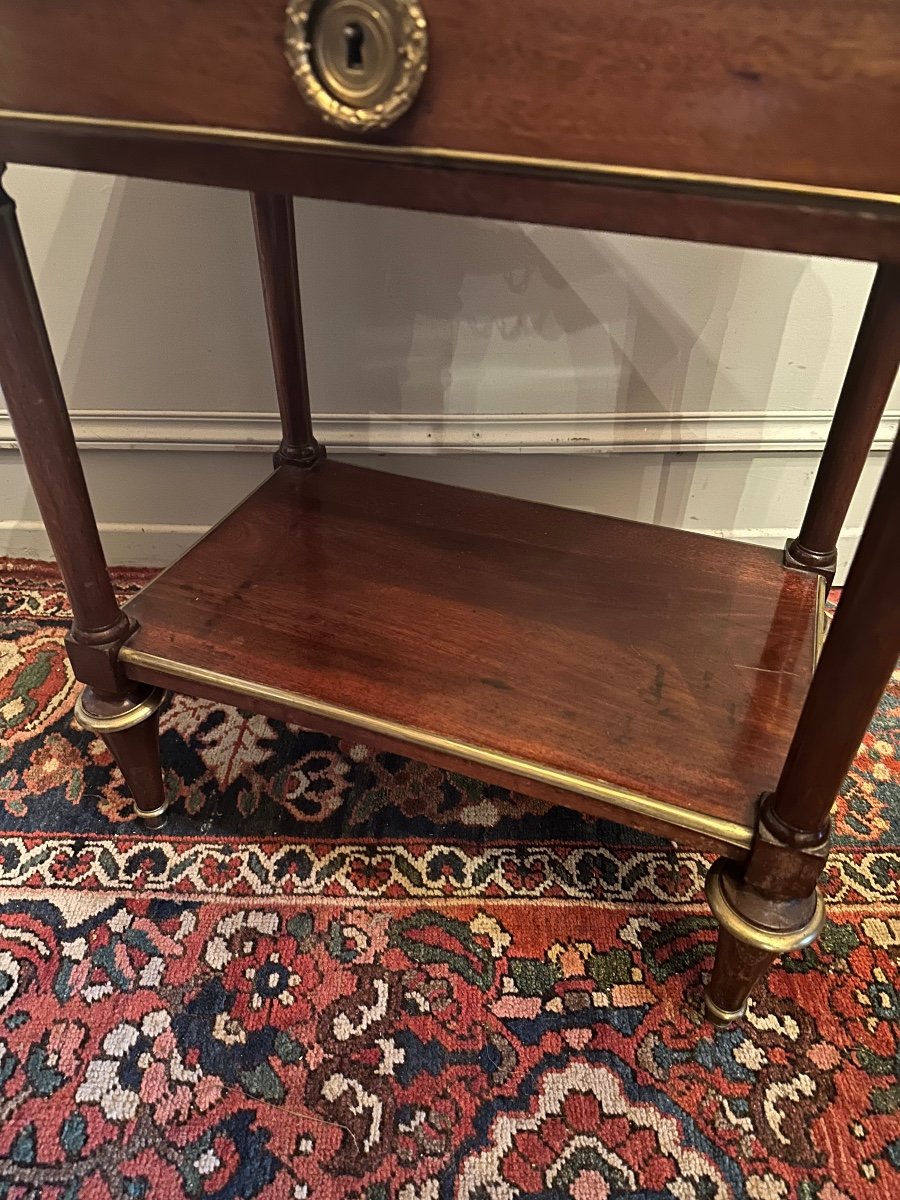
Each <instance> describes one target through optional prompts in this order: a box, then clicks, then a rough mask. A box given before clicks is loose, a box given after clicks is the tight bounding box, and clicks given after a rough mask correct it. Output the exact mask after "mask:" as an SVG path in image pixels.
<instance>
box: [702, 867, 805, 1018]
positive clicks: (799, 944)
mask: <svg viewBox="0 0 900 1200" xmlns="http://www.w3.org/2000/svg"><path fill="white" fill-rule="evenodd" d="M725 867H726V864H725V863H724V862H723V861H722V860H721V859H719V861H718V862H715V863H713V865H712V867H710V870H709V874H708V875H707V876H706V899H707V901H708V902H709V907H710V908H711V909H712V913H713V916H714V917H715V918H716V920H717V921H718V922H719V924H720V925H721V926H722V928H723V929H724V930H725V931H726V932H727V933H730V934H731V935H732V937H735V938H737V940H738V941H739V942H743V943H744V944H745V945H747V946H753V947H754V949H756V950H764V951H766V953H768V954H787V953H789V952H790V951H791V950H802V948H803V947H804V946H808V945H809V944H810V943H811V942H814V941H815V940H816V938H817V937H818V936H819V934H820V933H821V932H822V926H823V925H824V923H825V902H824V900H823V899H822V894H821V892H819V891H818V890H817V891H816V903H815V908H814V909H813V914H812V916H811V917H810V918H809V920H808V921H807V922H806V924H805V925H803V926H802V927H801V928H800V929H791V930H775V929H764V928H763V927H762V926H760V925H754V924H752V923H751V922H750V921H748V920H747V919H746V917H743V916H741V914H740V913H739V912H737V911H736V910H735V909H734V908H732V906H731V904H730V903H729V902H728V898H727V897H726V895H725V893H724V891H723V889H722V874H723V871H724V870H725ZM729 1019H736V1018H729Z"/></svg>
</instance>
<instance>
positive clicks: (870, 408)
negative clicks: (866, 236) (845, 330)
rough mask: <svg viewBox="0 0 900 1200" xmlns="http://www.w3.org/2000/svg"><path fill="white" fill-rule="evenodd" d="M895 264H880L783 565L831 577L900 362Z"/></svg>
mask: <svg viewBox="0 0 900 1200" xmlns="http://www.w3.org/2000/svg"><path fill="white" fill-rule="evenodd" d="M898 331H900V266H897V265H895V264H882V265H881V266H879V267H878V270H877V272H876V274H875V281H874V283H873V284H872V290H871V293H870V295H869V300H868V303H867V305H866V311H865V313H864V314H863V319H862V324H861V325H860V328H859V334H858V336H857V339H856V344H855V346H854V348H853V354H852V356H851V358H850V364H849V366H848V368H847V375H846V377H845V379H844V386H843V387H842V389H841V394H840V397H839V399H838V403H837V408H836V409H835V414H834V420H833V421H832V424H831V429H830V431H829V434H828V440H827V442H826V443H825V450H824V453H823V454H822V461H821V462H820V464H819V470H818V472H817V474H816V480H815V483H814V484H813V489H812V493H811V495H810V498H809V504H808V506H807V509H806V516H805V517H804V518H803V525H802V526H801V529H800V533H799V534H798V535H797V537H796V538H794V539H793V541H791V542H789V543H788V546H787V549H786V551H785V562H786V564H787V565H788V566H795V567H804V568H805V569H807V570H811V571H818V572H820V573H821V574H822V575H824V576H825V577H826V578H827V579H828V581H829V582H830V581H831V580H832V579H833V578H834V572H835V570H836V568H837V541H838V537H839V536H840V532H841V527H842V526H843V524H844V521H845V519H846V516H847V510H848V509H849V507H850V501H851V500H852V499H853V493H854V491H855V490H856V485H857V483H858V482H859V477H860V474H861V473H862V469H863V467H864V466H865V462H866V457H867V455H868V453H869V449H870V447H871V445H872V440H873V438H874V437H875V433H876V431H877V429H878V422H879V421H880V420H881V415H882V413H883V412H884V407H885V405H886V404H887V401H888V396H889V394H890V390H891V385H892V384H893V382H894V376H895V375H896V373H897V364H898V362H900V332H898Z"/></svg>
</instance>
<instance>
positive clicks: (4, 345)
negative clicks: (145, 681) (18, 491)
mask: <svg viewBox="0 0 900 1200" xmlns="http://www.w3.org/2000/svg"><path fill="white" fill-rule="evenodd" d="M0 171H2V169H0ZM0 384H2V387H3V393H4V396H5V398H6V405H7V408H8V409H9V415H10V419H11V420H12V423H13V427H14V429H15V431H16V438H17V440H18V443H19V447H20V449H21V451H22V457H23V459H24V461H25V467H26V469H27V471H28V475H29V478H30V480H31V486H32V488H33V489H34V494H35V497H36V499H37V502H38V507H39V508H40V510H41V516H42V517H43V520H44V525H45V526H46V529H47V534H48V536H49V538H50V543H51V545H52V546H53V553H54V554H55V556H56V561H57V564H58V566H59V570H60V573H61V574H62V577H63V582H64V583H65V585H66V591H67V592H68V595H69V600H70V602H71V605H72V613H73V617H74V620H73V623H72V628H71V631H70V633H69V636H68V638H67V640H66V646H67V649H68V652H69V657H70V659H71V662H72V669H73V670H74V672H75V675H76V677H77V678H78V679H80V680H81V681H82V682H83V683H86V684H87V685H88V687H87V690H86V691H85V693H84V695H83V696H82V697H81V699H80V700H79V705H78V707H79V713H78V715H79V718H80V720H81V723H82V724H84V725H85V726H87V727H88V728H91V729H96V730H97V732H99V733H100V734H101V736H103V737H104V738H105V740H106V741H107V744H108V745H109V747H110V749H111V751H112V753H113V755H114V756H115V758H116V761H117V762H118V764H119V767H120V768H121V770H122V774H123V775H124V776H125V779H126V782H127V783H128V785H129V787H130V788H131V792H132V795H133V796H134V799H135V804H136V807H137V811H138V813H139V814H141V815H145V816H147V817H148V818H151V819H158V818H159V816H160V815H161V813H162V810H163V808H164V807H165V801H164V797H163V792H162V778H161V775H160V767H159V750H158V739H157V736H156V729H157V724H156V720H157V718H156V715H155V714H156V713H157V711H158V709H159V705H160V703H161V701H162V694H161V693H159V691H158V689H154V688H149V687H146V686H144V685H141V684H135V683H131V682H129V681H128V680H127V679H125V678H124V677H123V675H122V673H121V671H120V669H119V665H118V661H117V657H118V651H119V648H120V647H121V645H122V643H123V641H125V639H126V638H127V637H129V636H130V634H131V633H132V632H133V626H132V625H131V623H130V622H129V620H128V618H127V617H126V615H125V613H123V612H122V610H121V608H120V607H119V605H118V602H117V600H116V596H115V592H114V591H113V587H112V584H111V583H110V579H109V572H108V571H107V568H106V562H105V559H104V557H103V549H102V547H101V545H100V537H99V534H98V533H97V525H96V522H95V520H94V513H93V509H92V507H91V501H90V497H89V495H88V491H87V486H86V484H85V480H84V474H83V472H82V469H81V462H80V461H79V458H78V450H77V447H76V445H75V438H74V436H73V433H72V425H71V422H70V421H69V414H68V412H67V410H66V404H65V400H64V398H63V394H62V387H61V385H60V381H59V375H58V373H57V370H56V366H55V364H54V362H53V354H52V351H51V349H50V342H49V339H48V337H47V330H46V327H45V325H44V319H43V315H42V313H41V309H40V304H39V301H38V297H37V293H36V291H35V287H34V280H33V279H32V276H31V270H30V268H29V266H28V259H27V256H26V254H25V247H24V245H23V243H22V237H21V233H20V230H19V223H18V220H17V218H16V210H15V205H14V204H13V201H12V200H11V199H10V197H9V196H8V195H7V194H6V192H5V191H3V189H2V187H0ZM110 720H114V721H115V723H116V724H115V728H113V726H112V725H109V724H106V725H104V724H103V722H104V721H106V722H108V721H110ZM126 729H127V730H128V731H129V736H125V735H124V730H126Z"/></svg>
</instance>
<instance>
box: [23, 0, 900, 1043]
mask: <svg viewBox="0 0 900 1200" xmlns="http://www.w3.org/2000/svg"><path fill="white" fill-rule="evenodd" d="M0 48H2V62H3V70H2V74H0V106H2V112H0V156H2V157H3V158H4V159H5V160H6V161H12V162H17V163H35V164H42V165H45V166H56V167H68V168H77V169H84V170H90V171H104V172H113V173H119V174H124V175H137V176H145V177H152V178H157V179H171V180H180V181H186V182H191V183H200V184H210V185H216V186H226V187H233V188H243V189H246V190H248V191H250V192H251V194H252V204H253V215H254V220H255V224H256V236H257V243H258V248H259V261H260V268H261V272H262V283H263V294H264V298H265V305H266V313H267V317H268V325H269V334H270V340H271V346H272V354H273V359H274V365H275V378H276V384H277V393H278V402H279V407H280V411H281V418H282V427H283V440H282V443H281V447H280V449H279V450H278V452H277V454H276V456H275V471H274V473H273V474H272V475H271V477H270V478H269V479H268V480H267V481H266V482H265V483H263V484H262V486H261V487H259V488H258V489H257V490H256V491H255V492H254V493H253V494H252V495H251V496H250V497H249V498H248V499H247V500H246V501H245V502H244V503H243V504H242V505H241V506H240V507H239V508H237V509H236V510H235V511H234V512H232V513H231V514H230V515H229V516H227V517H226V518H225V519H224V520H223V521H222V522H221V524H219V525H218V526H217V527H216V528H215V529H213V530H212V532H210V533H209V534H208V535H207V536H206V537H204V538H202V539H201V540H200V542H199V543H198V544H197V545H196V546H195V547H194V548H193V549H192V550H190V551H189V552H188V553H187V554H186V555H185V556H184V557H183V558H181V559H180V560H179V561H178V562H177V563H176V564H175V565H174V566H173V567H171V568H170V569H169V570H168V571H164V572H163V573H162V574H161V575H159V576H158V577H157V578H156V579H155V580H154V581H153V582H152V583H150V584H149V586H148V587H146V588H145V589H144V591H143V592H141V593H140V595H138V596H137V597H136V598H135V599H134V600H132V601H131V602H130V603H128V604H127V605H126V606H125V607H124V608H120V607H119V606H118V604H117V602H116V599H115V596H114V593H113V590H112V587H111V585H110V581H109V577H108V574H107V568H106V564H105V562H104V558H103V553H102V550H101V547H100V541H99V538H98V534H97V529H96V525H95V522H94V517H93V513H92V510H91V504H90V500H89V498H88V493H87V490H86V488H85V483H84V479H83V476H82V471H81V466H80V464H79V460H78V453H77V450H76V446H75V441H74V439H73V435H72V429H71V426H70V423H69V419H68V415H67V412H66V408H65V403H64V400H63V396H62V393H61V389H60V384H59V379H58V376H57V372H56V369H55V367H54V364H53V361H52V357H51V352H50V347H49V343H48V340H47V334H46V331H45V328H44V323H43V320H42V317H41V313H40V309H39V305H38V299H37V295H36V293H35V288H34V284H33V281H32V278H31V274H30V271H29V268H28V263H27V260H26V257H25V252H24V249H23V245H22V241H21V238H20V235H19V230H18V225H17V222H16V215H15V209H14V206H13V203H12V201H11V200H10V199H9V198H8V197H6V196H5V195H4V196H3V202H2V219H0V383H2V387H3V390H4V392H5V395H6V400H7V404H8V407H9V410H10V414H11V417H12V420H13V422H14V424H15V428H16V431H17V436H18V439H19V443H20V446H21V449H22V454H23V456H24V459H25V463H26V466H27V468H28V472H29V475H30V477H31V481H32V484H33V486H34V491H35V493H36V495H37V499H38V503H39V505H40V508H41V513H42V515H43V518H44V521H45V523H46V526H47V530H48V533H49V535H50V538H51V541H52V544H53V547H54V551H55V554H56V557H57V561H58V563H59V567H60V569H61V571H62V574H63V577H64V579H65V583H66V587H67V589H68V593H69V597H70V599H71V603H72V610H73V613H74V623H73V625H72V629H71V632H70V634H69V637H68V641H67V645H68V650H69V655H70V657H71V661H72V666H73V669H74V671H75V674H76V676H77V677H78V679H79V680H81V681H82V682H83V683H84V684H85V685H86V686H85V690H84V692H83V694H82V696H81V698H80V700H79V703H78V715H79V719H80V720H81V722H82V723H83V724H84V725H85V726H87V727H88V728H89V729H92V730H94V731H96V732H97V733H98V734H100V735H101V736H102V737H103V739H104V740H105V741H106V743H107V744H108V746H109V747H110V749H111V751H112V753H113V754H114V756H115V758H116V760H117V761H118V764H119V766H120V767H121V769H122V772H123V774H124V776H125V779H126V781H127V783H128V785H129V787H130V789H131V791H132V793H133V795H134V799H135V803H136V806H137V811H138V812H139V813H140V814H141V816H143V817H145V818H146V819H147V820H148V821H158V820H159V819H160V818H161V815H162V813H163V811H164V809H165V806H166V798H165V795H164V791H163V785H162V778H161V774H160V763H159V753H158V737H157V732H158V721H157V717H158V710H159V707H160V704H161V703H162V701H163V699H164V696H165V693H166V690H169V689H171V690H174V691H177V692H184V693H187V694H190V695H194V696H202V697H207V698H209V699H212V700H215V701H218V702H221V703H224V704H235V705H241V706H243V707H248V708H255V709H256V710H258V711H260V712H263V713H266V714H268V715H269V716H272V717H277V718H282V719H284V720H288V721H295V722H300V723H303V724H307V725H313V726H315V727H317V728H320V729H323V730H326V731H333V732H337V733H342V734H346V733H353V734H354V735H358V736H362V737H364V738H366V739H367V740H370V741H371V742H373V743H374V744H376V745H378V746H381V747H387V748H390V749H392V750H396V751H398V752H401V753H404V754H410V755H413V756H414V757H418V758H420V759H424V760H427V761H428V762H431V763H435V764H437V765H439V766H445V767H449V768H452V769H454V770H458V771H462V772H465V773H469V774H471V775H474V776H477V777H478V778H480V779H483V780H487V781H490V782H493V783H499V784H502V785H504V786H508V787H511V788H515V789H519V790H521V791H525V792H528V793H531V794H533V795H535V796H537V797H540V798H542V799H544V800H547V801H550V802H553V803H560V804H568V805H571V806H573V807H575V808H578V809H581V810H582V811H584V812H587V813H590V814H593V815H598V816H604V817H611V818H614V819H616V820H620V821H625V822H629V823H631V824H633V825H635V826H638V827H639V828H641V829H646V830H651V831H653V832H656V833H660V834H663V835H666V836H670V837H674V838H677V839H678V840H679V841H680V842H684V843H687V844H690V845H693V846H696V847H699V848H701V849H705V850H710V849H712V850H715V851H716V852H717V853H718V854H719V856H720V857H719V859H718V861H717V862H716V864H715V866H714V867H713V868H712V870H711V872H710V875H709V879H708V884H707V893H708V896H709V901H710V905H711V907H712V910H713V912H714V914H715V916H716V917H717V918H718V920H719V923H720V927H721V928H720V934H719V944H718V951H717V955H716V963H715V968H714V971H713V975H712V978H711V980H710V983H709V988H708V993H707V1000H706V1004H707V1012H708V1015H709V1016H710V1018H711V1019H712V1020H713V1021H714V1022H716V1023H718V1024H727V1023H728V1022H730V1021H732V1020H734V1019H736V1018H738V1017H739V1016H740V1015H741V1014H742V1013H743V1011H744V1007H745V1004H746V1000H747V996H748V993H749V991H750V989H751V987H752V986H753V984H754V982H755V981H756V980H757V979H758V978H759V977H760V976H761V975H762V973H763V972H764V971H765V970H766V969H767V968H768V966H769V965H770V964H771V962H772V961H773V959H774V958H775V957H776V956H777V955H778V954H780V953H782V952H784V951H789V950H793V949H796V948H798V947H801V946H805V945H807V944H808V943H809V942H811V941H812V940H813V939H814V938H815V936H816V934H817V933H818V931H819V929H820V928H821V924H822V918H823V910H822V901H821V898H820V896H819V894H818V892H817V890H816V881H817V879H818V877H819V875H820V873H821V871H822V868H823V866H824V864H825V859H826V854H827V847H828V837H829V812H830V809H831V806H832V803H833V800H834V797H835V795H836V793H837V791H838V789H839V787H840V785H841V782H842V780H843V778H844V775H845V772H846V770H847V768H848V765H849V764H850V762H851V760H852V758H853V755H854V753H855V752H856V750H857V748H858V746H859V743H860V741H861V739H862V737H863V734H864V731H865V729H866V726H867V723H868V721H869V718H870V716H871V714H872V712H873V710H874V708H875V705H876V703H877V701H878V699H879V697H880V695H881V693H882V691H883V689H884V687H885V686H886V684H887V682H888V679H889V677H890V674H891V670H892V668H893V666H894V664H895V662H896V659H897V655H898V652H900V449H898V447H897V446H895V448H894V452H893V454H892V455H891V457H890V459H889V461H888V463H887V466H886V467H885V470H884V474H883V478H882V481H881V485H880V487H879V489H878V492H877V495H876V497H875V500H874V503H873V505H872V509H871V513H870V516H869V519H868V523H867V525H866V528H865V532H864V534H863V538H862V541H861V543H860V546H859V550H858V552H857V554H856V558H855V560H854V562H853V565H852V568H851V571H850V576H849V579H848V581H847V585H846V589H845V591H844V595H843V598H842V600H841V603H840V605H839V607H838V610H837V614H836V616H835V619H834V622H833V625H832V628H831V631H830V633H829V636H828V638H827V640H825V642H824V647H822V645H821V643H822V634H823V602H824V597H825V592H826V587H827V582H828V581H829V580H830V579H831V577H832V575H833V573H834V569H835V558H836V551H835V547H836V544H837V539H838V534H839V531H840V528H841V524H842V522H843V520H844V518H845V516H846V513H847V509H848V505H849V502H850V498H851V495H852V493H853V490H854V488H855V486H856V483H857V480H858V477H859V474H860V471H861V469H862V465H863V463H864V461H865V457H866V454H867V451H868V448H869V446H870V444H871V441H872V438H873V435H874V431H875V428H876V425H877V422H878V420H879V418H880V415H881V413H882V410H883V407H884V405H885V402H886V399H887V396H888V392H889V389H890V386H891V383H892V380H893V377H894V374H895V372H896V368H897V363H898V351H900V139H898V133H897V131H898V128H900V10H898V8H897V6H896V5H895V4H891V3H885V2H884V0H856V3H855V4H852V5H849V4H847V3H846V2H845V0H794V2H793V3H792V4H790V5H789V6H778V7H777V8H774V9H773V8H772V6H771V5H769V4H768V3H766V0H705V2H704V0H645V3H643V4H641V5H639V6H636V5H634V4H633V3H632V2H631V0H607V2H606V3H604V4H599V3H597V2H596V0H570V3H569V4H567V5H559V4H552V3H549V2H548V0H534V3H532V4H530V5H528V6H527V8H526V7H523V6H522V5H521V4H518V3H515V0H493V3H491V4H480V5H472V4H467V5H464V4H462V3H460V2H459V0H422V4H421V7H420V6H419V4H418V3H416V2H415V0H315V2H313V0H291V3H290V4H289V5H288V8H287V11H285V7H284V0H217V3H215V4H200V3H196V0H194V2H191V0H155V3H153V4H147V3H146V2H144V0H82V2H81V3H78V4H65V5H63V4H58V3H51V2H50V0H29V2H28V3H23V2H22V0H0ZM295 195H302V196H315V197H321V198H328V199H336V200H352V201H356V202H365V203H370V204H380V205H391V206H395V207H399V208H407V209H424V210H430V211H436V212H443V213H455V214H461V215H478V216H483V217H494V218H505V219H511V220H526V221H538V222H545V223H555V224H561V225H569V226H574V227H579V228H584V229H605V230H613V231H624V232H630V233H639V234H645V235H647V234H649V235H655V236H659V237H669V238H683V239H692V240H696V241H707V242H717V243H724V244H729V245H736V246H745V247H758V248H766V249H776V250H789V251H795V252H801V253H807V254H825V255H839V256H843V257H848V258H857V259H864V260H870V261H872V262H876V263H878V268H877V273H876V276H875V283H874V286H873V288H872V292H871V296H870V299H869V303H868V307H867V309H866V313H865V317H864V319H863V323H862V327H861V330H860V333H859V337H858V340H857V343H856V347H855V349H854V352H853V356H852V359H851V362H850V366H849V370H848V372H847V377H846V382H845V384H844V387H843V390H842V392H841V395H840V398H839V401H838V406H837V411H836V416H835V420H834V424H833V427H832V430H831V433H830V435H829V438H828V442H827V445H826V448H825V452H824V455H823V458H822V461H821V465H820V467H819V472H818V475H817V478H816V482H815V485H814V487H813V491H812V496H811V499H810V502H809V508H808V511H807V514H806V517H805V520H804V522H803V525H802V528H801V530H800V532H799V535H798V536H797V538H796V539H794V540H793V541H792V542H791V543H790V544H789V545H788V547H787V549H786V550H785V551H784V553H783V554H782V553H781V552H776V551H773V550H767V549H761V548H759V547H757V546H752V545H744V544H740V543H736V542H727V541H719V540H715V539H710V538H705V537H700V536H697V535H695V534H691V533H685V532H681V531H678V530H670V529H662V528H657V527H652V526H645V525H640V524H635V523H631V522H627V521H620V520H612V519H608V518H605V517H600V516H593V515H588V514H585V513H581V512H569V511H566V510H564V509H560V508H552V507H548V506H545V505H539V504H531V503H527V502H523V501H518V500H510V499H504V498H501V497H497V496H490V495H483V494H480V493H476V492H471V491H466V490H464V489H461V488H452V487H446V486H443V485H440V484H433V483H423V482H418V481H415V480H411V479H402V478H397V477H392V476H390V475H386V474H383V473H381V472H377V471H370V470H365V469H362V468H359V467H351V466H345V465H342V464H338V463H329V462H327V461H326V459H325V452H324V450H323V449H322V448H321V447H320V446H319V445H318V444H317V442H316V440H315V438H314V436H313V430H312V425H311V421H310V409H309V398H308V393H307V382H306V367H305V362H304V350H303V335H302V328H301V320H300V300H299V292H298V281H297V269H296V256H295V233H294V225H293V210H292V200H291V197H292V196H295ZM820 649H821V655H820V654H819V651H820Z"/></svg>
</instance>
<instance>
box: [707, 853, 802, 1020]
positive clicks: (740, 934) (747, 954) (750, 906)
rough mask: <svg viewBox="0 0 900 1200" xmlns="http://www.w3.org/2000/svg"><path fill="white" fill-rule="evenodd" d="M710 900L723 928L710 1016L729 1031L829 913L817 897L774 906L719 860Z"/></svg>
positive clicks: (709, 989)
mask: <svg viewBox="0 0 900 1200" xmlns="http://www.w3.org/2000/svg"><path fill="white" fill-rule="evenodd" d="M706 896H707V899H708V900H709V906H710V908H711V909H712V911H713V915H714V916H715V917H716V919H717V920H718V922H719V941H718V945H717V946H716V961H715V965H714V966H713V972H712V976H711V977H710V980H709V983H708V985H707V989H706V1015H707V1016H708V1017H709V1019H710V1020H711V1021H712V1023H713V1024H714V1025H720V1026H724V1025H729V1024H730V1023H731V1022H732V1021H736V1020H737V1019H738V1018H739V1017H742V1016H743V1015H744V1011H745V1010H746V1007H747V999H748V997H749V995H750V992H751V990H752V988H753V986H754V984H756V983H757V981H758V980H760V979H761V978H762V977H763V975H764V974H765V973H766V971H768V969H769V967H770V966H771V965H772V963H773V962H774V961H775V959H776V958H777V957H778V956H779V954H786V953H787V952H789V951H791V950H800V949H802V947H803V946H808V945H809V944H810V942H812V941H814V940H815V938H816V937H818V935H819V932H820V930H821V928H822V923H823V921H824V919H825V907H824V905H823V903H822V898H821V896H820V895H819V894H818V892H816V891H813V892H812V894H811V895H809V896H806V897H803V898H800V899H792V900H773V899H772V898H771V897H769V896H766V895H764V894H763V893H762V892H759V891H757V889H756V888H754V887H752V886H751V885H750V884H748V883H747V881H746V879H745V878H743V877H742V872H741V870H740V868H739V867H737V866H736V865H735V864H734V863H732V862H729V861H728V860H726V859H719V861H718V862H717V863H715V864H714V865H713V867H712V869H711V870H710V872H709V875H708V876H707V879H706Z"/></svg>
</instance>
